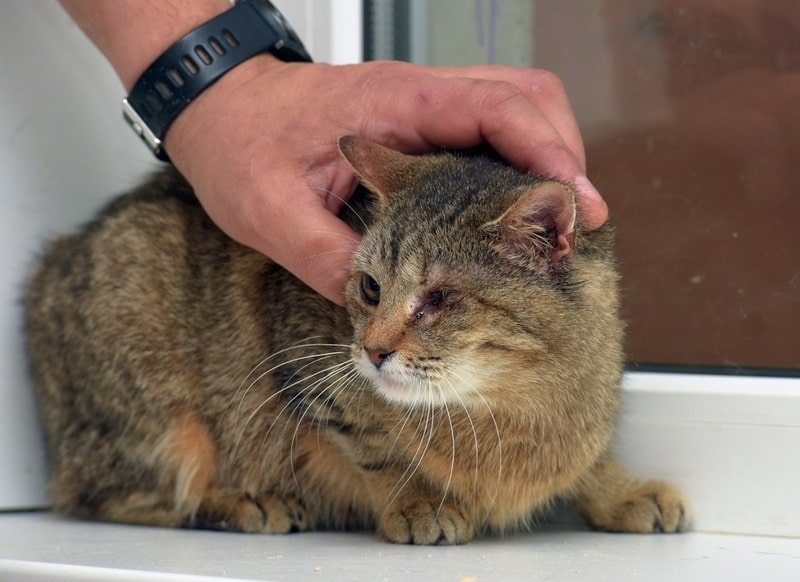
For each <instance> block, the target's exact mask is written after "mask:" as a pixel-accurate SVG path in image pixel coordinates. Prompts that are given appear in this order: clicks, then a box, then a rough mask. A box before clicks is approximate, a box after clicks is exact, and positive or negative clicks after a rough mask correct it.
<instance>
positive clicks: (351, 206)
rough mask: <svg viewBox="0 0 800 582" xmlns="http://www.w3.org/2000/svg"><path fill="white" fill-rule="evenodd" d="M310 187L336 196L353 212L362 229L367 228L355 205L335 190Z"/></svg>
mask: <svg viewBox="0 0 800 582" xmlns="http://www.w3.org/2000/svg"><path fill="white" fill-rule="evenodd" d="M311 189H312V190H317V191H319V192H324V193H325V194H327V195H329V196H332V197H333V198H336V199H337V200H338V201H339V202H341V203H342V205H343V206H346V207H347V208H348V210H350V212H352V213H353V216H355V217H356V218H358V220H359V222H361V225H362V226H363V227H364V230H367V229H368V228H369V227H368V226H367V223H366V222H365V221H364V219H363V218H361V215H360V214H359V213H358V211H357V210H356V209H355V207H354V206H353V205H352V204H350V202H348V201H347V200H346V199H345V198H342V197H341V196H339V195H338V194H337V193H336V192H334V191H333V190H328V189H327V188H321V187H319V186H311Z"/></svg>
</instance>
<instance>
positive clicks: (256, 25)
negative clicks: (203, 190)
mask: <svg viewBox="0 0 800 582" xmlns="http://www.w3.org/2000/svg"><path fill="white" fill-rule="evenodd" d="M264 52H269V53H272V54H273V55H275V56H276V57H277V58H279V59H281V60H282V61H306V62H311V57H310V56H309V54H308V52H307V51H306V49H305V47H304V46H303V43H302V42H301V41H300V38H299V37H298V36H297V33H295V31H294V30H293V29H292V27H291V26H290V25H289V23H288V22H287V21H286V19H285V18H284V17H283V15H282V14H281V13H280V12H279V11H278V9H277V8H275V6H273V5H272V3H271V2H269V1H268V0H242V1H240V2H237V3H236V4H235V5H234V6H232V7H231V8H230V10H228V11H226V12H223V13H222V14H220V15H219V16H216V17H215V18H212V19H211V20H209V21H208V22H206V23H205V24H202V25H201V26H199V27H198V28H196V29H194V30H193V31H191V32H190V33H189V34H187V35H186V36H184V37H183V38H181V39H180V40H179V41H177V42H176V43H175V44H173V45H172V46H171V47H170V48H168V49H167V50H166V52H164V54H162V55H161V56H160V57H158V58H157V59H156V60H155V61H154V62H153V64H151V65H150V66H149V67H148V68H147V70H146V71H145V72H144V73H143V74H142V76H141V77H139V80H138V81H136V84H135V85H134V86H133V89H132V90H131V92H130V95H128V97H127V98H126V99H123V100H122V113H123V115H124V117H125V120H126V121H127V122H128V123H129V124H130V126H131V127H132V128H133V130H134V131H135V132H136V133H137V135H139V136H140V137H141V138H142V140H143V141H144V142H145V143H146V144H147V145H148V147H149V148H150V149H151V150H152V151H153V153H154V154H155V155H156V157H157V158H159V159H160V160H165V161H167V160H168V159H169V158H168V157H167V154H166V152H165V151H164V149H163V148H162V140H163V139H164V136H165V135H166V133H167V130H168V129H169V127H170V125H172V122H173V121H175V118H176V117H178V115H179V114H180V112H181V111H183V110H184V109H185V108H186V106H187V105H189V103H191V101H192V100H193V99H195V98H196V97H197V96H198V95H199V94H200V93H202V92H203V91H204V90H206V89H207V88H208V87H209V86H211V84H213V83H214V82H215V81H216V80H217V79H219V78H220V77H221V76H222V75H224V74H225V73H226V72H228V71H229V70H230V69H232V68H233V67H235V66H236V65H238V64H240V63H242V62H244V61H246V60H247V59H249V58H250V57H253V56H255V55H257V54H260V53H264Z"/></svg>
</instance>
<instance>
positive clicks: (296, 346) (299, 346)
mask: <svg viewBox="0 0 800 582" xmlns="http://www.w3.org/2000/svg"><path fill="white" fill-rule="evenodd" d="M319 337H323V336H320V335H318V336H310V337H308V338H305V339H303V340H301V341H300V342H297V343H295V344H294V345H292V346H289V347H287V348H284V349H282V350H278V351H277V352H274V353H272V354H271V355H269V356H267V357H266V358H264V359H263V360H261V361H260V362H259V363H258V364H256V365H255V366H254V367H253V368H252V369H251V370H250V372H248V373H247V375H246V376H245V377H244V379H243V380H242V382H241V383H240V384H239V387H238V388H237V389H236V390H235V391H234V396H233V398H231V400H230V403H229V405H228V407H226V409H225V411H224V413H225V414H227V412H228V409H229V407H230V405H231V404H232V403H233V402H234V400H235V395H236V394H238V393H239V392H240V391H242V387H243V386H244V385H245V383H246V382H247V380H248V378H250V376H252V375H253V374H254V373H255V372H256V370H258V368H260V367H261V366H263V365H264V364H265V363H266V362H268V361H270V360H271V359H273V358H276V357H279V356H281V355H283V354H285V353H287V352H289V351H291V350H296V349H302V348H314V347H329V348H330V347H341V348H348V347H349V346H347V345H346V344H333V343H331V344H329V343H307V342H308V341H309V340H312V339H316V338H319ZM290 363H292V361H291V360H290V361H287V362H282V363H281V364H280V365H279V366H276V367H274V368H271V369H270V370H268V371H267V372H266V374H270V373H272V372H273V371H274V370H276V369H277V368H279V367H280V366H282V365H286V364H290ZM264 375H265V374H263V373H262V374H260V375H259V376H258V377H257V378H256V379H255V380H253V381H252V382H251V383H250V384H249V385H248V387H247V388H246V389H244V391H243V392H242V396H241V398H240V399H239V406H238V408H237V410H236V417H235V421H234V426H235V425H236V423H238V420H239V416H240V413H241V409H242V405H243V403H244V400H245V398H246V397H247V394H248V392H249V391H250V389H251V388H252V387H253V386H254V385H255V384H256V383H258V382H259V381H260V380H261V379H262V378H263V377H264Z"/></svg>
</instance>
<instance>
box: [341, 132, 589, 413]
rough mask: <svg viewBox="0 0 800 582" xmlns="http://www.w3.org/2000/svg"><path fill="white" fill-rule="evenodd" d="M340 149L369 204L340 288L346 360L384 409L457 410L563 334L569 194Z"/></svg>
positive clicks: (475, 162)
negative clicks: (348, 334) (349, 341)
mask: <svg viewBox="0 0 800 582" xmlns="http://www.w3.org/2000/svg"><path fill="white" fill-rule="evenodd" d="M340 149H341V151H342V153H343V155H344V156H345V158H346V159H347V160H348V162H349V163H350V165H351V166H352V167H353V169H354V170H355V172H356V174H357V175H358V177H359V179H360V181H361V183H362V184H363V185H364V186H366V187H367V188H368V189H369V190H370V191H371V192H372V195H373V198H374V202H373V212H374V216H373V218H372V224H371V226H370V228H369V229H368V230H367V232H366V234H365V236H364V239H363V242H362V244H361V245H360V247H359V249H358V251H357V252H356V255H355V258H354V263H353V274H352V277H351V280H350V282H349V284H348V287H347V301H348V309H349V311H350V315H351V319H352V322H353V327H354V332H355V333H354V340H353V345H352V357H353V360H354V362H355V364H356V366H357V368H358V369H359V371H360V372H361V374H362V375H363V376H365V377H366V378H368V379H369V380H370V381H371V382H372V384H373V385H374V386H375V388H376V389H377V390H378V391H379V392H380V393H381V394H382V395H383V396H384V397H385V398H387V399H388V400H390V401H394V402H399V403H405V404H406V405H410V406H414V405H419V404H424V403H427V404H431V405H444V404H448V403H457V404H458V403H461V404H462V405H463V404H464V403H465V402H468V401H470V400H472V399H475V398H483V397H485V396H487V395H488V393H489V392H491V390H492V386H496V385H497V383H503V382H507V381H510V379H511V378H513V377H515V376H519V375H524V374H526V373H529V371H530V369H531V367H532V366H534V365H535V363H536V362H537V361H538V360H540V359H541V358H545V357H547V356H548V354H550V353H551V352H552V350H553V345H551V343H552V342H559V341H560V337H559V333H560V331H561V330H560V328H561V326H564V325H569V317H567V316H568V311H569V301H570V299H569V297H568V295H569V293H570V286H571V285H572V282H571V281H570V273H569V271H570V262H571V254H572V252H573V247H574V244H575V234H574V229H575V221H576V218H575V203H574V198H573V195H572V193H571V191H570V190H569V188H567V187H565V186H564V185H563V184H561V183H559V182H555V181H548V180H543V179H542V178H539V177H536V176H532V175H530V174H525V173H523V172H520V171H518V170H515V169H513V168H510V167H509V166H507V165H506V164H503V163H502V162H500V161H499V160H497V159H496V158H493V157H488V156H478V155H453V154H435V155H425V156H410V155H405V154H401V153H398V152H396V151H393V150H390V149H387V148H385V147H382V146H380V145H377V144H374V143H371V142H368V141H365V140H363V139H359V138H353V137H346V138H342V140H341V141H340ZM572 287H574V285H572Z"/></svg>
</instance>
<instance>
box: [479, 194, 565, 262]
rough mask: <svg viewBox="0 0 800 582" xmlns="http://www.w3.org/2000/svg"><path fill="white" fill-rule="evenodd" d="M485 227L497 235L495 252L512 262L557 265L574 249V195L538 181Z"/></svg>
mask: <svg viewBox="0 0 800 582" xmlns="http://www.w3.org/2000/svg"><path fill="white" fill-rule="evenodd" d="M484 228H485V229H487V230H490V231H493V232H495V233H496V235H497V238H498V242H497V247H498V250H499V251H500V253H501V254H502V255H504V256H506V257H507V258H509V259H511V260H514V261H516V262H523V263H525V264H529V265H535V266H539V265H542V264H543V263H546V264H550V265H553V264H557V263H559V262H560V261H562V260H563V259H564V258H565V257H566V256H568V255H569V254H570V253H571V252H572V250H573V249H574V248H575V196H574V195H573V193H572V191H571V190H570V189H569V188H568V187H567V186H565V185H564V184H561V183H559V182H555V181H545V182H541V183H539V184H536V185H535V186H533V187H531V188H530V189H529V190H527V191H525V192H524V193H523V194H522V195H521V196H520V197H519V198H518V199H517V200H516V202H514V203H513V204H512V205H511V207H510V208H509V209H508V210H506V211H505V212H504V213H503V215H502V216H501V217H500V218H498V219H496V220H493V221H492V222H490V223H488V224H486V225H484Z"/></svg>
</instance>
